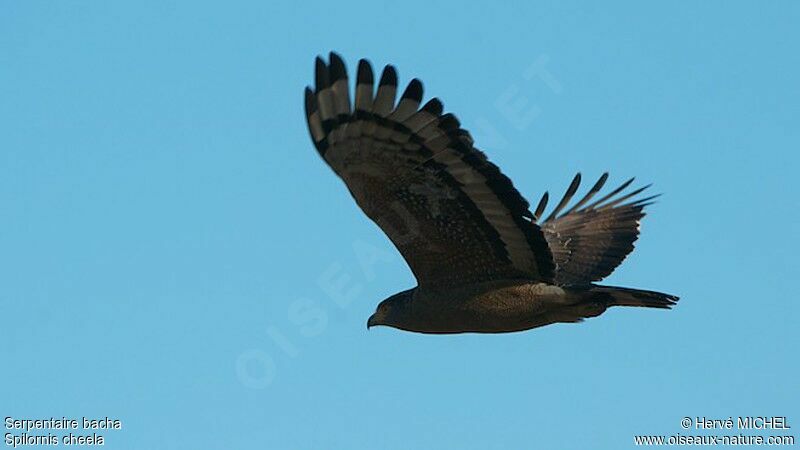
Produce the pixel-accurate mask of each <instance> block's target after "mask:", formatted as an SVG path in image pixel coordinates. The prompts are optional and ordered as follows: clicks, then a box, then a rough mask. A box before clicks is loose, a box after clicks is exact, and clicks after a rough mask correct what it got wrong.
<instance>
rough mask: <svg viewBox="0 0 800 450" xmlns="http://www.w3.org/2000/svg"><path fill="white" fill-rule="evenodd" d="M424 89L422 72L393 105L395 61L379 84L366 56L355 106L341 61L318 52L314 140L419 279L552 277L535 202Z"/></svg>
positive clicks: (311, 106)
mask: <svg viewBox="0 0 800 450" xmlns="http://www.w3.org/2000/svg"><path fill="white" fill-rule="evenodd" d="M422 91H423V88H422V83H421V82H420V81H419V80H417V79H414V80H412V81H411V82H410V83H409V85H408V87H407V88H406V90H405V92H404V93H403V95H402V96H401V98H400V100H399V102H397V103H396V104H395V95H396V92H397V74H396V71H395V69H394V67H392V66H386V67H385V69H384V70H383V73H382V76H381V78H380V83H379V86H378V88H377V91H375V90H374V77H373V72H372V68H371V66H370V64H369V63H368V62H367V61H366V60H361V61H359V65H358V76H357V80H356V86H355V101H354V103H352V104H351V102H350V94H349V83H348V77H347V72H346V69H345V66H344V62H343V61H342V59H341V58H340V57H339V56H338V55H336V54H335V53H331V55H330V63H329V64H326V63H325V62H324V61H323V60H322V59H321V58H317V60H316V88H315V89H314V90H312V89H311V88H306V92H305V96H306V99H305V100H306V102H305V104H306V116H307V120H308V127H309V131H310V133H311V138H312V140H313V141H314V145H315V146H316V148H317V150H318V152H319V154H320V155H321V156H322V158H323V159H324V160H325V161H326V162H327V163H328V165H329V166H330V167H331V168H332V169H333V170H334V172H336V174H337V175H338V176H339V177H340V178H341V179H342V180H343V181H344V182H345V184H346V185H347V187H348V189H349V190H350V193H351V194H352V196H353V198H354V199H355V200H356V203H357V204H358V205H359V207H360V208H361V209H362V210H363V211H364V213H365V214H366V215H367V216H368V217H370V218H371V219H372V220H373V221H374V222H375V223H376V224H378V226H379V227H380V228H381V229H382V230H383V231H384V233H386V235H387V236H388V237H389V239H390V240H391V241H392V242H393V243H394V244H395V246H396V247H397V248H398V250H399V251H400V253H401V254H402V255H403V257H404V258H405V260H406V261H407V262H408V264H409V266H410V267H411V270H412V271H413V272H414V275H415V276H416V278H417V281H418V282H419V284H420V286H422V285H425V286H427V287H429V288H447V287H451V286H456V285H459V284H464V283H467V282H469V283H476V282H481V281H490V280H497V279H518V278H519V279H531V280H541V281H545V282H552V280H553V277H554V268H555V266H554V264H553V257H552V255H551V253H550V250H549V247H548V242H547V241H546V240H545V235H544V234H543V233H542V230H541V229H540V228H539V226H537V225H536V223H535V221H534V216H533V214H532V213H531V211H530V210H529V204H528V202H527V201H526V200H525V199H524V198H523V197H522V196H521V195H520V194H519V192H518V191H517V190H516V189H515V188H514V186H513V185H512V183H511V180H509V179H508V178H507V177H506V176H504V175H503V174H502V173H500V170H499V169H498V168H497V166H495V165H494V164H492V163H491V162H489V161H488V160H487V158H486V156H485V155H484V154H483V153H482V152H480V151H479V150H477V149H475V147H474V146H473V141H472V138H471V137H470V135H469V133H468V132H467V131H465V130H463V129H462V128H461V127H460V124H459V122H458V120H457V119H456V117H455V116H454V115H452V114H442V110H443V106H442V103H441V102H440V101H439V100H438V99H436V98H434V99H431V100H429V101H428V102H427V103H426V104H425V105H424V106H422V107H421V108H420V104H421V100H422Z"/></svg>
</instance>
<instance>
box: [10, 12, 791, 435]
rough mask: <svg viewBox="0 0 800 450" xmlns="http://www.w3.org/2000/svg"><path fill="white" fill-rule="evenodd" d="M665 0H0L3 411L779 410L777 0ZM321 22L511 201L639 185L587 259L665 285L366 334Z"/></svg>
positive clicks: (209, 424) (220, 419)
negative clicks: (515, 328) (627, 217)
mask: <svg viewBox="0 0 800 450" xmlns="http://www.w3.org/2000/svg"><path fill="white" fill-rule="evenodd" d="M662 3H663V4H661V5H655V4H653V3H651V2H648V4H647V5H645V4H643V3H642V2H621V3H618V2H612V3H610V4H609V3H603V4H600V3H597V2H585V3H575V2H556V1H553V2H527V1H526V2H521V1H520V2H516V4H515V5H509V6H505V5H500V4H494V5H492V6H488V5H483V6H472V5H469V4H465V3H464V2H447V3H440V4H438V5H434V4H432V3H431V2H427V1H425V2H423V1H403V2H395V4H394V5H391V6H379V5H377V4H375V3H363V4H356V3H352V2H347V1H344V2H342V1H334V2H331V1H327V2H317V3H314V4H311V3H308V2H304V3H303V4H297V3H296V2H295V4H289V3H278V2H267V1H230V2H207V1H191V2H190V1H176V2H162V1H136V2H105V1H83V2H52V1H6V2H3V4H2V6H0V218H2V222H0V305H2V325H0V342H1V343H2V344H1V345H0V359H2V362H3V371H2V375H0V381H1V382H0V415H2V416H6V415H11V416H15V417H49V416H77V417H81V416H90V417H105V416H109V417H115V418H119V419H121V420H123V426H124V429H123V430H122V431H118V432H114V433H109V435H108V436H107V445H106V448H115V449H116V448H120V449H123V448H124V449H145V448H146V449H197V448H201V449H202V448H208V449H220V448H230V449H251V448H269V449H348V450H349V449H378V448H381V449H383V448H386V449H411V448H419V449H505V448H515V449H523V448H547V449H578V448H586V449H589V448H597V449H621V448H629V447H633V440H632V436H633V435H634V434H674V433H678V432H681V433H683V434H687V432H686V431H685V430H682V429H681V428H680V427H679V420H680V418H682V417H684V416H699V415H703V416H708V417H724V418H727V417H729V416H734V417H735V416H737V415H785V416H789V418H790V421H791V424H792V425H793V426H794V427H795V429H799V428H800V408H799V407H798V405H800V392H799V391H800V388H798V386H799V384H798V382H797V379H800V377H799V376H798V375H800V374H799V373H798V372H800V370H798V369H799V368H800V359H799V358H798V357H797V356H798V355H797V342H798V337H799V336H798V325H797V322H798V317H800V301H798V300H800V298H798V294H797V288H798V282H797V278H798V263H797V259H796V258H797V254H798V251H800V246H799V245H798V244H799V242H798V241H799V239H798V225H800V212H798V210H799V209H800V208H798V207H800V205H799V204H798V196H797V194H798V188H797V182H796V180H795V177H796V175H797V173H798V170H800V164H799V163H800V157H799V156H798V150H800V126H798V125H799V124H798V118H799V117H800V51H798V43H799V42H800V28H799V27H798V26H797V24H798V22H800V4H798V3H797V2H789V1H783V2H780V1H779V2H762V3H758V4H756V3H755V2H727V1H725V2H723V1H710V2H677V3H676V2H662ZM700 3H702V4H700ZM332 49H333V50H337V51H338V52H340V53H341V54H342V55H343V56H344V58H345V60H346V61H347V62H348V65H349V68H350V69H351V70H352V68H353V67H354V66H355V62H356V61H357V59H358V58H360V57H368V58H370V59H371V60H372V61H373V63H374V64H375V65H376V66H379V65H383V64H385V63H393V64H395V65H396V66H397V67H398V70H399V73H400V77H401V81H402V82H407V81H408V80H410V78H411V77H414V76H417V77H420V78H421V79H422V80H423V81H424V82H425V87H426V98H427V97H428V96H429V95H436V96H438V97H440V98H441V99H442V100H443V101H444V103H445V106H446V109H447V110H450V111H453V112H455V113H456V114H457V115H458V116H459V118H460V119H461V121H462V122H463V123H464V125H465V126H466V127H467V128H469V129H471V130H472V132H473V135H474V136H475V138H476V140H477V144H478V145H479V146H480V147H482V148H483V149H484V150H485V151H486V152H487V153H488V154H489V156H490V158H491V159H492V160H493V161H494V162H496V163H497V164H498V165H499V166H500V167H501V168H502V169H503V170H504V172H505V173H506V174H508V175H509V176H510V177H511V178H512V179H513V180H514V181H515V185H516V186H517V187H518V188H519V190H520V191H521V192H522V193H523V194H525V195H526V196H527V197H528V199H529V200H531V201H536V200H537V199H538V196H539V195H541V193H542V192H543V191H544V190H546V189H549V190H551V192H552V191H562V190H563V189H564V188H565V187H566V186H567V184H568V183H569V181H570V179H571V178H572V176H573V175H574V173H575V172H577V171H581V172H583V174H584V175H585V177H587V178H594V177H597V176H599V175H600V174H601V173H602V172H603V171H606V170H608V171H610V172H611V176H612V178H611V179H612V181H614V182H619V181H622V180H624V179H625V178H627V177H630V176H637V179H639V180H641V182H642V183H649V182H653V183H655V188H654V189H655V190H656V191H660V192H664V193H665V195H664V197H663V198H662V199H661V200H660V201H659V203H657V204H656V205H654V206H653V207H652V208H651V210H650V211H651V214H650V215H649V216H648V217H647V218H646V219H645V222H644V224H643V235H642V238H641V239H640V240H639V242H638V245H637V249H636V251H635V252H634V254H633V255H632V256H631V257H630V258H629V259H628V260H627V261H626V262H625V264H624V265H623V266H622V267H621V268H620V269H619V270H617V272H615V273H614V274H613V275H612V276H611V277H610V278H609V279H608V280H607V282H608V283H610V284H617V285H623V286H634V287H640V288H649V289H656V290H663V291H666V292H670V293H674V294H677V295H680V296H681V302H680V303H679V305H678V306H677V307H676V308H675V309H674V310H672V311H651V310H640V309H625V310H623V309H620V308H617V309H615V310H611V311H609V312H607V313H606V314H605V315H603V316H602V317H600V318H597V319H593V320H589V321H587V322H584V323H582V324H577V325H556V326H551V327H546V328H542V329H537V330H533V331H530V332H524V333H516V334H508V335H490V336H485V335H460V336H426V335H417V334H410V333H404V332H399V331H396V330H393V329H387V328H374V329H372V330H371V331H369V332H368V331H367V330H366V329H365V322H366V319H367V317H368V316H369V315H370V314H371V313H372V312H373V310H374V308H375V305H376V303H377V302H378V301H380V300H382V299H383V298H385V297H387V296H388V295H390V294H392V293H394V292H397V291H399V290H403V289H406V288H409V287H411V286H413V285H414V279H413V277H412V275H411V273H410V271H409V270H408V268H407V267H406V265H405V263H404V262H403V260H402V258H400V256H399V255H398V254H397V253H396V251H395V250H394V248H393V247H392V246H391V244H390V243H389V241H388V240H387V239H386V238H385V237H384V236H383V234H382V233H381V232H380V230H379V229H378V228H377V227H376V226H375V225H373V224H372V223H371V222H370V221H369V220H368V219H367V218H366V217H365V216H363V215H362V214H361V212H360V211H359V210H358V208H357V207H356V206H355V204H354V203H353V201H352V200H351V198H350V196H349V194H348V193H347V190H346V188H345V187H344V185H343V184H342V183H341V182H340V181H339V179H338V178H336V177H335V176H334V175H333V173H332V172H330V170H329V169H328V167H327V166H326V165H325V164H324V163H323V162H322V161H321V160H320V159H319V157H318V156H317V154H316V152H315V151H314V149H313V147H312V145H311V143H310V140H309V138H308V136H307V131H306V125H305V123H304V115H303V104H302V89H303V87H304V86H305V85H306V84H310V83H311V82H312V81H313V58H314V57H315V56H316V55H317V54H321V53H327V52H328V51H329V50H332ZM537 64H538V65H539V67H544V68H545V69H546V71H547V73H548V74H549V76H545V77H542V76H533V77H531V76H527V77H526V73H528V71H529V69H530V68H531V67H533V66H536V65H537ZM515 102H523V103H519V104H517V103H515ZM509 105H512V106H511V107H519V108H521V111H523V112H525V114H510V113H509V111H510V110H509V109H508V108H509V107H510V106H509ZM514 105H516V106H514ZM592 181H593V180H592ZM331 283H333V284H335V283H342V285H341V286H340V288H341V289H339V288H336V287H331ZM342 292H344V294H343V293H342ZM4 432H5V430H4Z"/></svg>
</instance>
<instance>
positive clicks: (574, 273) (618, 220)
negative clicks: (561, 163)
mask: <svg viewBox="0 0 800 450" xmlns="http://www.w3.org/2000/svg"><path fill="white" fill-rule="evenodd" d="M607 179H608V173H604V174H603V175H602V176H601V177H600V179H599V180H598V181H597V182H596V183H595V184H594V186H592V188H591V189H590V190H589V192H588V193H587V194H586V195H585V196H584V197H583V198H582V199H581V200H580V201H578V202H577V203H575V205H573V206H572V207H571V208H570V209H568V210H567V211H566V212H564V213H563V214H561V215H559V213H560V212H561V211H562V210H563V209H564V208H565V207H566V206H567V204H569V202H570V200H571V199H572V197H573V195H575V192H576V191H577V190H578V187H579V186H580V182H581V174H580V173H579V174H577V175H576V176H575V178H574V179H573V180H572V183H571V184H570V186H569V188H567V192H566V193H565V194H564V197H563V198H562V199H561V201H560V202H559V203H558V205H556V207H555V208H554V209H553V211H552V212H551V213H550V215H548V217H547V218H546V219H544V220H542V221H540V222H539V219H540V218H541V216H542V213H543V212H544V210H545V209H546V207H547V202H548V194H547V193H546V192H545V194H544V195H543V196H542V199H541V200H540V201H539V205H538V206H537V208H536V212H535V213H534V216H535V217H536V220H537V222H539V223H540V225H541V227H542V231H543V232H544V236H545V239H547V243H548V245H549V246H550V250H551V251H552V254H553V258H554V260H555V263H556V273H555V282H556V284H558V285H581V284H586V283H590V282H592V281H599V280H601V279H603V278H605V277H607V276H608V275H610V274H611V272H613V271H614V269H615V268H616V267H617V266H619V265H620V263H622V261H623V260H624V259H625V257H626V256H628V254H629V253H630V252H631V251H633V244H634V242H635V241H636V239H638V237H639V222H640V220H641V219H642V217H644V215H645V213H644V207H645V206H647V205H649V204H651V203H652V200H653V199H654V198H656V197H658V195H653V196H650V197H646V198H641V199H638V200H633V201H630V202H628V203H625V201H626V200H629V199H631V198H633V197H634V196H636V195H638V194H640V193H641V192H642V191H644V190H645V189H647V188H648V187H649V185H648V186H644V187H642V188H639V189H636V190H634V191H631V192H629V193H626V194H624V195H618V194H620V193H621V192H622V191H624V190H625V189H626V188H627V187H628V186H630V184H631V183H632V182H633V178H631V179H630V180H628V181H626V182H625V183H623V184H622V185H621V186H620V187H618V188H617V189H614V190H613V191H612V192H610V193H608V194H606V195H604V196H603V197H602V198H600V199H599V200H596V201H594V202H592V203H589V202H590V201H591V200H592V198H594V196H595V194H597V193H598V192H599V191H600V190H601V189H602V188H603V185H604V184H605V182H606V180H607ZM587 203H588V204H587Z"/></svg>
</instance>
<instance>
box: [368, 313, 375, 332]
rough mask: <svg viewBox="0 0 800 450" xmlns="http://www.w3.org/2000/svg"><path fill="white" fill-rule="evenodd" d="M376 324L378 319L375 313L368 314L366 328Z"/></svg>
mask: <svg viewBox="0 0 800 450" xmlns="http://www.w3.org/2000/svg"><path fill="white" fill-rule="evenodd" d="M375 325H378V320H377V319H376V318H375V314H373V315H371V316H369V320H367V330H369V329H370V328H372V327H374V326H375Z"/></svg>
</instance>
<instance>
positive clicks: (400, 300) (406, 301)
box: [367, 289, 414, 329]
mask: <svg viewBox="0 0 800 450" xmlns="http://www.w3.org/2000/svg"><path fill="white" fill-rule="evenodd" d="M413 294H414V289H409V290H407V291H403V292H399V293H397V294H394V295H392V296H391V297H389V298H387V299H386V300H384V301H382V302H380V303H379V304H378V307H377V308H376V309H375V314H373V315H372V316H370V318H369V320H368V321H367V329H370V328H372V327H374V326H377V325H384V326H389V327H394V328H404V324H406V323H408V322H409V319H410V318H411V298H412V297H413Z"/></svg>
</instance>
